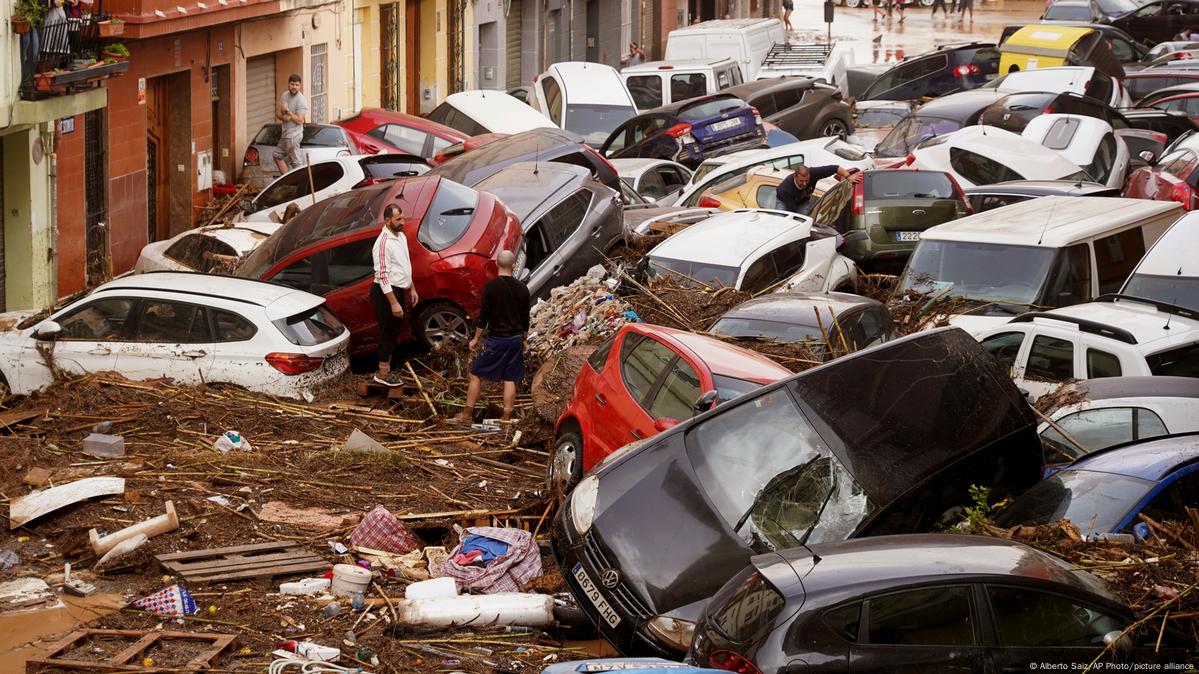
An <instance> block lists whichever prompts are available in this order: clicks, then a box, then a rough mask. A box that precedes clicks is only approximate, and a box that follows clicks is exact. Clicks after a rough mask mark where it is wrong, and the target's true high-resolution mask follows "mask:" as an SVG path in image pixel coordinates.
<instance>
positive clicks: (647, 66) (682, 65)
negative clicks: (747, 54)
mask: <svg viewBox="0 0 1199 674" xmlns="http://www.w3.org/2000/svg"><path fill="white" fill-rule="evenodd" d="M736 63H737V62H736V61H734V60H733V59H732V58H730V57H728V56H725V57H723V58H718V59H717V58H710V59H679V60H677V61H646V62H644V63H638V64H637V65H635V66H625V67H624V68H621V69H620V72H621V73H623V74H627V75H651V74H653V73H657V72H661V73H664V74H667V75H669V74H670V71H672V70H707V69H709V68H715V67H719V66H724V65H735V64H736Z"/></svg>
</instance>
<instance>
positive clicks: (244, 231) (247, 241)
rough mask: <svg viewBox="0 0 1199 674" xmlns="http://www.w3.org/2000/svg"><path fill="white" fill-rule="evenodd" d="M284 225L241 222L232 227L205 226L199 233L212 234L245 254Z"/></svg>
mask: <svg viewBox="0 0 1199 674" xmlns="http://www.w3.org/2000/svg"><path fill="white" fill-rule="evenodd" d="M282 226H283V224H282V223H277V222H239V223H237V224H235V225H233V226H232V227H225V226H224V225H213V226H212V227H205V228H203V229H202V230H200V231H199V232H198V233H199V234H201V235H203V236H211V237H212V238H214V239H216V240H218V241H221V242H223V243H226V244H228V245H230V246H232V247H233V249H234V250H236V251H237V252H238V253H239V254H243V253H245V252H247V251H250V250H253V249H254V248H256V247H257V246H258V244H260V243H262V242H263V241H266V239H267V237H269V236H270V235H271V234H274V233H275V232H276V231H278V229H279V228H280V227H282Z"/></svg>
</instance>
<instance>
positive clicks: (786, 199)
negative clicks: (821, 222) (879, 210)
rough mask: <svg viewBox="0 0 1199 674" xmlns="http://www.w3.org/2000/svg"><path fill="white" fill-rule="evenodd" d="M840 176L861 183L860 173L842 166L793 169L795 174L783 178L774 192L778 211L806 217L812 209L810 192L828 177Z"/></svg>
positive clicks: (797, 167)
mask: <svg viewBox="0 0 1199 674" xmlns="http://www.w3.org/2000/svg"><path fill="white" fill-rule="evenodd" d="M834 175H835V176H841V177H842V178H848V179H849V181H850V182H852V183H859V182H862V172H861V171H856V172H855V171H853V170H851V169H847V168H845V167H844V166H835V165H832V164H830V165H828V166H804V165H802V164H801V165H799V166H796V167H795V173H792V174H791V175H789V176H787V177H786V178H783V182H781V183H779V186H778V187H777V188H775V190H774V196H775V199H777V200H778V204H779V210H781V211H791V212H792V213H798V214H800V215H807V214H808V211H809V210H811V208H812V205H813V203H812V190H814V189H816V183H817V182H819V181H821V180H823V179H825V178H827V177H829V176H834Z"/></svg>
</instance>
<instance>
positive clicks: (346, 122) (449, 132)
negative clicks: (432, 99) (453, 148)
mask: <svg viewBox="0 0 1199 674" xmlns="http://www.w3.org/2000/svg"><path fill="white" fill-rule="evenodd" d="M334 124H336V125H338V126H340V127H343V128H345V129H346V130H347V131H349V132H350V137H351V138H353V139H354V142H355V143H357V145H358V151H359V152H361V153H362V154H378V153H380V152H402V153H405V154H412V155H416V156H418V157H424V158H425V159H432V158H433V157H434V156H435V155H436V154H437V153H438V152H440V151H441V150H444V149H445V148H447V147H449V146H450V145H453V144H454V143H461V142H462V141H464V140H466V139H467V138H468V137H469V136H468V135H467V134H464V133H462V132H461V131H459V130H457V129H451V128H450V127H448V126H445V125H443V124H438V123H437V122H434V121H431V120H428V119H424V118H422V117H414V116H412V115H406V114H404V113H402V112H393V111H391V110H384V109H382V108H363V109H362V110H359V111H358V114H356V115H353V116H351V117H347V118H346V119H339V120H337V121H336V122H334Z"/></svg>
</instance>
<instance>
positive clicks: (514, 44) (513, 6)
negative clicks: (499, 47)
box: [504, 0, 521, 89]
mask: <svg viewBox="0 0 1199 674" xmlns="http://www.w3.org/2000/svg"><path fill="white" fill-rule="evenodd" d="M509 3H510V4H508V16H507V17H506V19H507V32H508V35H507V41H506V44H505V45H504V49H505V51H504V56H505V58H506V60H507V66H506V68H505V72H506V73H507V82H506V84H507V86H508V88H509V89H512V88H513V87H519V86H520V85H521V77H520V21H521V19H520V3H521V0H509Z"/></svg>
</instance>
